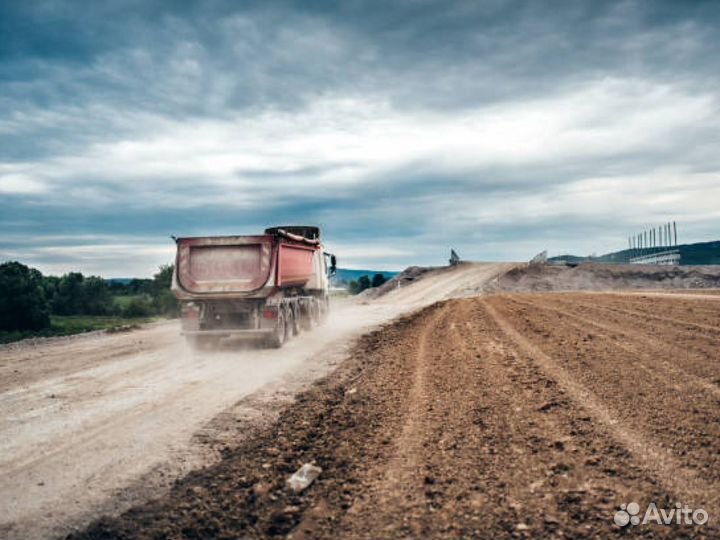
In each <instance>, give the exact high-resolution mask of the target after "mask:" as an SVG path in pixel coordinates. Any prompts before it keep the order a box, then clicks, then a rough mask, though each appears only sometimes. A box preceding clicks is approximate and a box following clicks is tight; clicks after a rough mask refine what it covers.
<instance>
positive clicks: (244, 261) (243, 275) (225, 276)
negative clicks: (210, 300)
mask: <svg viewBox="0 0 720 540" xmlns="http://www.w3.org/2000/svg"><path fill="white" fill-rule="evenodd" d="M177 246H178V251H177V261H176V264H177V269H178V272H177V277H178V285H179V286H180V287H181V288H182V289H183V290H185V291H186V292H188V293H191V294H210V293H250V292H253V291H257V290H259V289H262V288H265V287H281V288H282V287H302V286H304V285H305V284H306V283H307V282H308V281H310V280H311V278H312V277H313V275H314V274H315V272H316V271H317V269H316V268H315V266H314V265H313V256H314V255H315V252H316V251H318V250H319V249H320V245H319V243H317V244H314V245H313V244H308V243H304V242H299V241H294V240H292V239H289V238H284V237H281V236H277V235H259V236H219V237H204V238H180V239H178V241H177Z"/></svg>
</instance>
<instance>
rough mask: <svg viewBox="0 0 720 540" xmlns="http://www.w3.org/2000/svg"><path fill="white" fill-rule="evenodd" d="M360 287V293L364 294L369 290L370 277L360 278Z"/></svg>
mask: <svg viewBox="0 0 720 540" xmlns="http://www.w3.org/2000/svg"><path fill="white" fill-rule="evenodd" d="M358 285H359V287H360V292H363V291H364V290H365V289H369V288H370V278H369V277H368V276H360V279H358Z"/></svg>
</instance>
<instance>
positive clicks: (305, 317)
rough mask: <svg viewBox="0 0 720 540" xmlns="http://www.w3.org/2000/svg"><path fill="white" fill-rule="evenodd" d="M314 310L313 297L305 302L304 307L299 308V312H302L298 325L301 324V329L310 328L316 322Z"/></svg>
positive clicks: (315, 307) (315, 308)
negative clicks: (305, 305)
mask: <svg viewBox="0 0 720 540" xmlns="http://www.w3.org/2000/svg"><path fill="white" fill-rule="evenodd" d="M316 310H317V305H316V302H315V300H314V299H313V300H311V301H310V302H309V303H308V304H307V307H306V308H305V309H301V310H300V313H301V314H302V318H301V319H300V326H302V329H303V330H306V331H307V330H312V327H313V326H315V323H316V322H317V316H316V314H315V313H316Z"/></svg>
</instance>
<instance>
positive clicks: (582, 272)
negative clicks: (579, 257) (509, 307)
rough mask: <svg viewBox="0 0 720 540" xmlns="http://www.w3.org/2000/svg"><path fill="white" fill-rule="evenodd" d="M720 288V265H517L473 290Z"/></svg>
mask: <svg viewBox="0 0 720 540" xmlns="http://www.w3.org/2000/svg"><path fill="white" fill-rule="evenodd" d="M707 288H720V266H657V265H634V264H625V265H612V264H581V265H579V266H575V267H568V266H553V265H546V264H538V265H527V264H525V265H518V266H517V267H516V268H513V269H511V270H509V271H508V272H506V273H505V274H503V275H502V276H500V278H499V279H498V280H496V281H494V282H492V283H489V284H488V285H487V286H483V287H482V288H479V289H478V290H477V292H498V291H514V292H527V291H599V290H627V289H707Z"/></svg>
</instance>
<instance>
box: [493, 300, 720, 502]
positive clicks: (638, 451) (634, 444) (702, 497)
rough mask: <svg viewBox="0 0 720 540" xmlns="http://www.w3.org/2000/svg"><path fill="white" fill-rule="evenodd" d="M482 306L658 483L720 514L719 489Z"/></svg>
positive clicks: (506, 322)
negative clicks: (619, 414)
mask: <svg viewBox="0 0 720 540" xmlns="http://www.w3.org/2000/svg"><path fill="white" fill-rule="evenodd" d="M495 301H496V302H497V300H495ZM482 302H483V304H484V306H485V307H486V309H487V310H488V312H489V313H490V314H491V316H492V317H493V319H494V320H495V321H496V323H497V324H498V326H499V327H500V328H501V329H502V331H503V332H504V333H505V334H506V335H507V336H509V337H510V338H511V339H512V340H513V341H514V342H515V343H517V345H518V346H519V347H520V348H521V349H522V350H524V351H525V352H526V353H528V354H529V355H531V356H532V358H533V359H534V360H535V361H536V362H537V363H538V365H539V366H540V367H541V369H542V370H543V371H544V372H545V373H547V374H548V375H549V376H551V377H552V378H553V379H554V380H555V381H557V383H558V384H560V385H561V386H562V387H563V388H564V389H565V390H566V391H567V392H568V394H569V395H570V397H571V399H573V401H574V402H575V403H577V404H578V405H580V406H581V407H583V408H584V409H586V410H587V411H588V412H589V413H590V415H591V416H592V417H593V418H595V420H596V421H598V422H600V423H602V424H603V425H604V426H606V427H607V429H608V431H609V432H610V433H611V434H612V436H613V437H614V438H615V439H616V440H617V441H618V442H620V443H621V444H622V445H623V446H625V447H626V448H627V449H628V450H629V451H630V452H631V453H632V454H633V456H634V457H635V459H636V460H637V461H638V462H641V463H643V464H644V465H645V466H646V467H647V468H648V470H650V471H651V472H652V473H653V474H654V476H655V478H656V479H657V480H658V482H660V483H661V484H662V485H664V486H665V488H666V489H667V490H668V491H670V492H672V493H676V494H678V495H680V496H682V497H683V500H686V501H688V502H689V503H691V504H694V505H696V507H700V506H702V507H704V508H705V509H707V510H708V511H709V512H710V513H711V514H714V515H717V511H718V510H720V505H718V495H717V493H718V490H717V485H712V484H708V483H706V482H705V481H704V479H703V478H702V477H700V476H699V475H698V474H697V473H696V472H695V471H693V470H691V469H689V468H687V467H686V466H684V465H683V464H682V463H681V462H679V461H678V460H676V459H675V458H674V457H673V456H672V455H671V454H670V453H669V452H667V451H665V450H664V449H662V448H660V447H659V446H658V445H656V444H654V443H653V442H651V441H649V440H646V439H644V438H643V437H641V436H640V435H638V433H637V432H636V430H634V429H633V428H632V427H631V426H624V425H623V423H622V422H621V418H620V417H619V416H617V415H615V414H613V413H612V411H611V410H610V409H608V407H607V406H605V404H603V403H602V401H601V400H600V399H599V398H598V397H597V396H596V395H595V394H594V393H593V392H591V391H590V390H589V389H588V388H586V387H585V386H584V385H582V384H581V383H579V382H578V381H577V380H576V379H575V378H573V377H572V376H571V375H570V374H569V373H568V372H567V371H566V370H565V369H563V368H562V367H560V365H559V364H558V363H557V362H556V361H555V360H554V359H553V358H552V357H550V356H549V355H547V354H546V353H545V352H543V351H542V350H541V349H540V348H539V347H537V346H536V345H535V344H533V343H532V342H531V341H530V340H529V339H528V338H526V337H525V336H524V335H523V334H521V333H520V332H518V331H517V330H516V328H515V327H514V326H513V325H512V324H511V323H510V322H509V321H508V320H507V319H505V317H503V316H502V315H500V313H499V312H498V311H497V310H496V309H495V308H494V307H493V306H492V305H491V303H490V301H486V300H483V301H482Z"/></svg>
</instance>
